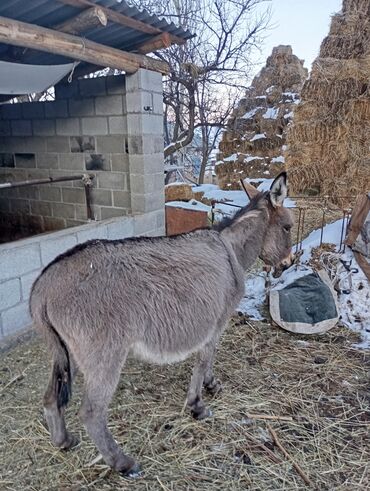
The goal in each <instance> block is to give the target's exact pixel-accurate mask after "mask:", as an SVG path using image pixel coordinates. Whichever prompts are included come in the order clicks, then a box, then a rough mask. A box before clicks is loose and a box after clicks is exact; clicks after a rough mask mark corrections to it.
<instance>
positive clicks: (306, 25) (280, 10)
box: [255, 0, 342, 73]
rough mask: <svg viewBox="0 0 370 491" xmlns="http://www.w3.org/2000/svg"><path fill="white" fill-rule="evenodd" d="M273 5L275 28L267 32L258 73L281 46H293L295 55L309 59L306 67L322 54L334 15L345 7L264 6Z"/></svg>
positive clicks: (338, 0)
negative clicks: (321, 50)
mask: <svg viewBox="0 0 370 491" xmlns="http://www.w3.org/2000/svg"><path fill="white" fill-rule="evenodd" d="M269 4H270V5H271V8H272V19H271V24H272V27H271V29H270V30H269V31H268V32H267V34H266V38H265V41H264V46H263V47H262V52H261V54H260V55H258V61H262V64H260V65H258V66H256V69H255V72H256V73H257V72H258V71H259V70H260V68H261V67H262V66H263V65H264V63H265V61H266V58H267V57H268V56H269V55H270V54H271V51H272V48H273V47H274V46H277V45H278V44H290V45H291V46H292V47H293V53H294V54H295V55H297V56H298V57H299V58H301V59H304V60H305V66H306V68H308V69H310V68H311V63H312V62H313V60H314V59H315V58H316V56H317V55H318V52H319V48H320V44H321V41H322V40H323V39H324V37H325V36H327V34H328V32H329V26H330V18H331V15H332V14H334V13H335V12H338V11H340V10H341V8H342V0H271V2H266V3H265V4H262V5H263V6H264V8H265V7H266V5H269Z"/></svg>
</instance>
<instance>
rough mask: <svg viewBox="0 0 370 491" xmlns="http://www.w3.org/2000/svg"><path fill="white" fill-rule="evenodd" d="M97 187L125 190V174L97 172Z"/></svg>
mask: <svg viewBox="0 0 370 491" xmlns="http://www.w3.org/2000/svg"><path fill="white" fill-rule="evenodd" d="M97 178H98V180H97V181H98V187H99V188H105V189H119V190H121V191H125V190H126V175H125V174H121V173H119V172H99V173H98V175H97Z"/></svg>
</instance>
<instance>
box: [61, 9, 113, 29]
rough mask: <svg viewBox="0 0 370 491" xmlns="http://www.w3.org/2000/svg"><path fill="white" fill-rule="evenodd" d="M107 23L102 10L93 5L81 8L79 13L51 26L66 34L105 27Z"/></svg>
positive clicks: (105, 15)
mask: <svg viewBox="0 0 370 491" xmlns="http://www.w3.org/2000/svg"><path fill="white" fill-rule="evenodd" d="M107 23H108V17H107V14H106V13H105V12H104V10H103V9H101V8H100V7H93V8H91V9H86V10H83V11H82V12H81V13H80V14H78V15H76V16H75V17H72V18H71V19H68V20H66V21H64V22H62V23H61V24H58V25H56V26H53V29H54V30H56V31H61V32H65V33H67V34H80V33H81V32H86V31H89V30H90V29H93V28H94V27H105V26H106V25H107Z"/></svg>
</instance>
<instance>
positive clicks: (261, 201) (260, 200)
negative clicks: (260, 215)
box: [213, 191, 269, 232]
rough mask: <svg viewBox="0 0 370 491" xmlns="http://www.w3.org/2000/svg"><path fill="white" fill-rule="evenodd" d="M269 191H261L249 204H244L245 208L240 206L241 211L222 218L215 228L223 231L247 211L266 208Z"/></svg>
mask: <svg viewBox="0 0 370 491" xmlns="http://www.w3.org/2000/svg"><path fill="white" fill-rule="evenodd" d="M268 194H269V192H268V191H266V192H264V193H260V194H258V195H257V196H255V197H254V198H252V199H251V200H250V202H249V203H248V204H247V206H244V208H240V210H239V211H237V212H236V213H235V215H233V216H232V217H225V218H224V219H223V220H221V222H220V223H218V224H216V225H214V227H213V228H214V230H217V231H218V232H221V231H222V230H224V229H225V228H227V227H230V225H231V224H232V223H234V222H235V221H236V220H238V218H240V217H241V216H242V215H245V214H246V213H248V212H250V211H253V210H261V211H262V209H263V208H264V205H265V198H266V197H267V196H268Z"/></svg>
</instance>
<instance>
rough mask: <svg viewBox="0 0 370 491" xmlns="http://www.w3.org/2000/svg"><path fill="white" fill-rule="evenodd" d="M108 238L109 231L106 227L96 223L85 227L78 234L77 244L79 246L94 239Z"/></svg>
mask: <svg viewBox="0 0 370 491" xmlns="http://www.w3.org/2000/svg"><path fill="white" fill-rule="evenodd" d="M107 238H108V230H107V227H106V225H102V224H99V225H97V224H96V223H91V224H88V225H85V226H84V227H83V229H82V230H80V231H79V232H77V242H78V243H79V244H83V243H84V242H86V241H88V240H93V239H107Z"/></svg>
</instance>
